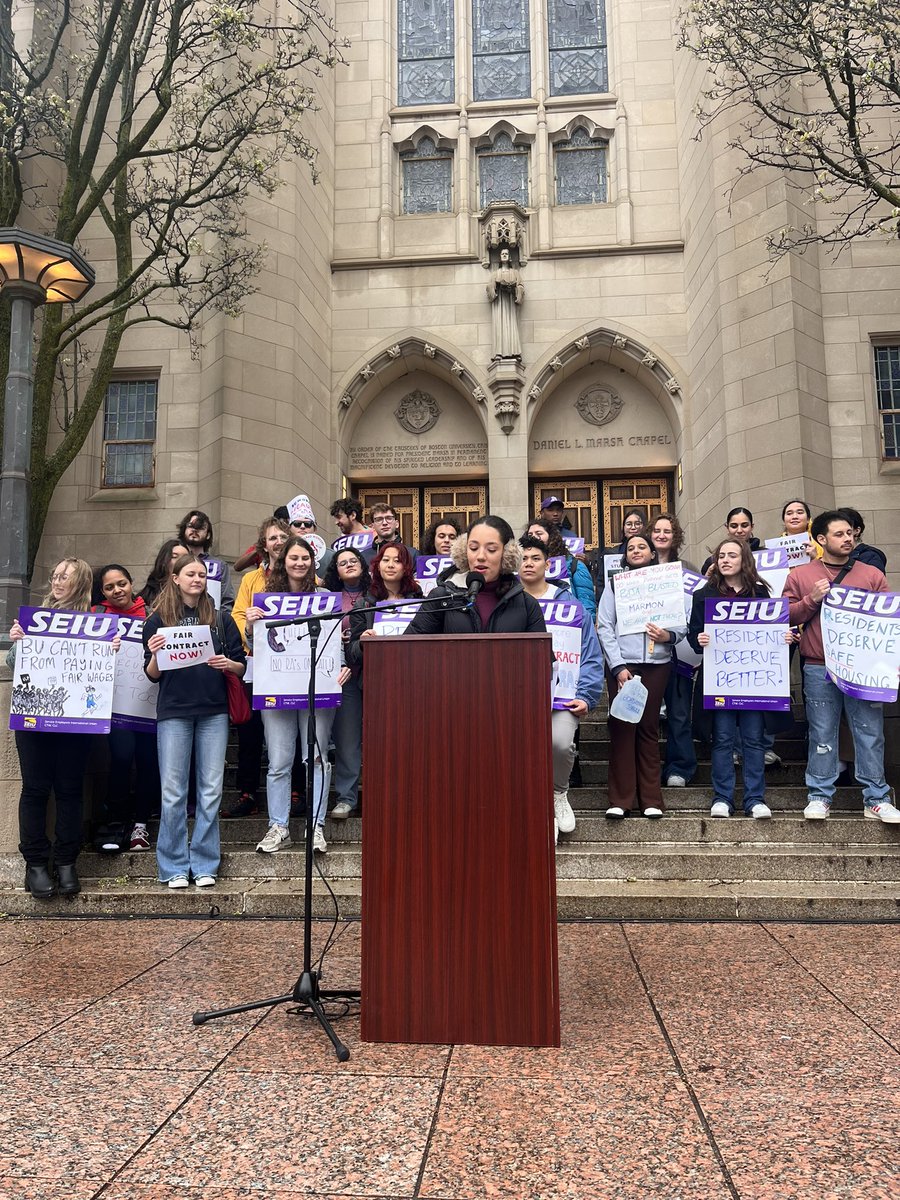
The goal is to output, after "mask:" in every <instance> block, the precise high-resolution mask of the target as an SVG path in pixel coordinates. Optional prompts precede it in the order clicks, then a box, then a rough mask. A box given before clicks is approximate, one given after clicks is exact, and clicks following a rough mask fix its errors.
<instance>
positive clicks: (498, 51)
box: [472, 0, 531, 100]
mask: <svg viewBox="0 0 900 1200" xmlns="http://www.w3.org/2000/svg"><path fill="white" fill-rule="evenodd" d="M472 34H473V40H474V44H473V47H472V49H473V56H474V68H475V69H474V76H475V88H474V94H475V99H476V100H516V99H519V98H521V97H523V96H530V95H531V37H530V34H529V29H528V0H472Z"/></svg>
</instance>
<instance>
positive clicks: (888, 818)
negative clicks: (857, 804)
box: [863, 800, 900, 825]
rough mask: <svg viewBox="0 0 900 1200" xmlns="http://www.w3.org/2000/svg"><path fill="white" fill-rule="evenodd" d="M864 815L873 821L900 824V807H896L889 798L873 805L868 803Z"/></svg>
mask: <svg viewBox="0 0 900 1200" xmlns="http://www.w3.org/2000/svg"><path fill="white" fill-rule="evenodd" d="M863 816H864V817H869V818H870V819H871V820H873V821H884V823H885V825H900V808H895V807H894V806H893V804H891V803H890V801H889V800H882V802H881V803H880V804H873V805H872V806H871V807H870V806H869V805H866V807H865V808H864V809H863Z"/></svg>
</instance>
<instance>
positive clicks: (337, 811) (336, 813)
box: [328, 800, 353, 821]
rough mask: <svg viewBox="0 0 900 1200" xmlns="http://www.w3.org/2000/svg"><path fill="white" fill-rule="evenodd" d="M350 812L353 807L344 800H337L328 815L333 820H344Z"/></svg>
mask: <svg viewBox="0 0 900 1200" xmlns="http://www.w3.org/2000/svg"><path fill="white" fill-rule="evenodd" d="M352 812H353V809H352V808H351V807H350V805H349V804H348V803H347V801H346V800H338V802H337V804H336V805H335V806H334V808H333V809H332V810H331V812H330V813H329V814H328V815H329V817H331V819H332V820H333V821H346V820H347V818H348V817H349V816H350V814H351V813H352Z"/></svg>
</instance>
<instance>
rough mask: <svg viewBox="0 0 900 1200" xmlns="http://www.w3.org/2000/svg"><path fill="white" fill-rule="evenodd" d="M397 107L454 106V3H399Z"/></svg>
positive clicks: (437, 0) (445, 0)
mask: <svg viewBox="0 0 900 1200" xmlns="http://www.w3.org/2000/svg"><path fill="white" fill-rule="evenodd" d="M397 3H398V9H397V24H398V31H397V32H398V46H399V64H398V65H399V72H398V73H399V79H398V89H397V91H398V103H399V104H400V105H410V104H452V103H453V100H454V91H455V76H454V69H453V53H454V36H453V4H452V0H397Z"/></svg>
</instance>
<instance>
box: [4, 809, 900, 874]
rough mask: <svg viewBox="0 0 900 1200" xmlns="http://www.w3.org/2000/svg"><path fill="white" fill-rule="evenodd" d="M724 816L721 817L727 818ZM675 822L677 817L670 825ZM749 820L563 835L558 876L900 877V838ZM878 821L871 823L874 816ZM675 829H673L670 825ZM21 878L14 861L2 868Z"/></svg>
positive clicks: (231, 854)
mask: <svg viewBox="0 0 900 1200" xmlns="http://www.w3.org/2000/svg"><path fill="white" fill-rule="evenodd" d="M724 823H725V822H723V824H724ZM675 824H676V823H675V822H673V826H674V825H675ZM757 824H759V823H758V822H754V823H753V824H752V825H748V824H746V823H745V825H744V828H745V834H746V840H743V841H740V842H729V841H725V840H723V841H719V840H718V839H708V840H699V841H693V840H692V841H688V840H685V841H678V840H676V839H675V838H674V837H673V836H672V834H671V833H670V832H669V827H668V826H667V824H666V822H665V821H660V822H658V823H657V822H652V821H642V822H641V823H640V824H637V823H634V824H632V823H631V822H629V823H628V831H629V832H630V834H631V837H632V838H637V839H638V840H617V839H615V840H613V839H610V838H609V837H608V836H607V835H608V833H609V831H608V830H607V829H606V827H605V823H604V826H603V828H598V829H597V832H598V834H600V836H599V837H598V839H597V840H596V841H588V840H586V839H582V840H579V839H574V838H565V837H563V838H562V839H561V840H560V843H559V846H558V847H557V858H556V868H557V876H558V877H559V878H560V879H673V880H677V879H708V878H716V879H784V880H800V879H818V880H820V881H826V880H835V879H850V880H859V881H863V880H882V881H886V880H890V879H895V880H898V881H900V839H895V840H894V841H893V842H886V841H883V840H881V838H880V835H879V840H877V841H871V842H869V841H865V842H862V843H848V844H840V845H835V844H834V843H831V842H829V843H819V842H809V841H805V840H804V841H799V842H790V841H776V840H775V839H774V838H773V837H772V829H773V828H774V826H773V827H772V828H770V829H767V830H765V831H762V830H761V831H760V833H759V837H758V838H757V837H756V836H755V835H756V825H757ZM872 824H873V826H874V822H872ZM673 832H674V830H673ZM316 857H317V864H318V870H319V871H321V873H322V875H324V876H325V877H326V878H328V879H358V878H359V877H360V874H361V868H362V847H361V845H360V843H359V842H336V841H332V842H331V843H330V845H329V850H328V853H327V854H326V855H317V856H316ZM78 862H79V874H81V875H83V876H84V877H85V878H89V879H113V880H115V879H128V880H153V879H155V878H156V857H155V855H153V854H146V853H144V854H119V855H111V856H105V855H97V854H94V853H93V852H90V851H85V852H84V853H82V854H81V855H80V857H79V860H78ZM303 869H304V845H303V843H302V842H296V843H294V844H293V845H292V846H290V847H288V848H287V849H284V850H280V851H278V853H277V854H260V853H257V852H256V851H255V850H254V849H253V848H252V847H251V846H247V845H233V846H229V847H228V848H227V849H225V850H224V851H223V854H222V864H221V867H220V869H219V875H220V877H221V878H222V879H284V880H292V881H294V884H295V885H296V884H297V883H298V881H299V880H300V879H301V878H302V876H303ZM4 877H5V878H6V879H8V880H16V879H17V874H16V872H15V869H14V867H10V868H9V869H8V870H7V871H6V872H4Z"/></svg>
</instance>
